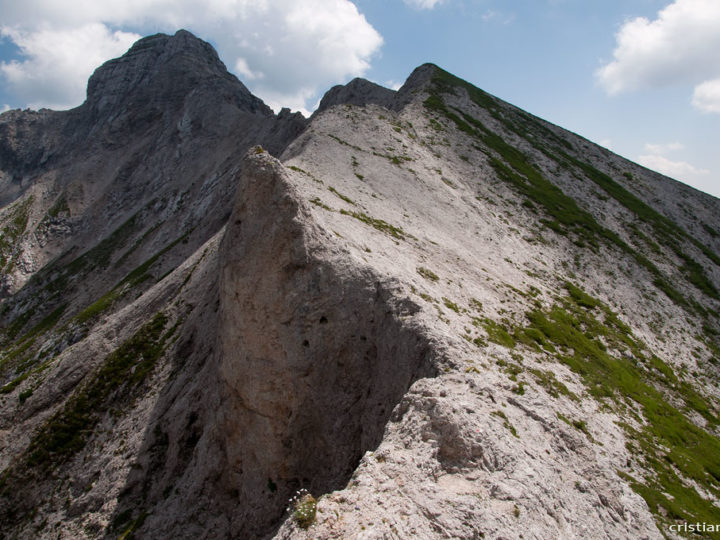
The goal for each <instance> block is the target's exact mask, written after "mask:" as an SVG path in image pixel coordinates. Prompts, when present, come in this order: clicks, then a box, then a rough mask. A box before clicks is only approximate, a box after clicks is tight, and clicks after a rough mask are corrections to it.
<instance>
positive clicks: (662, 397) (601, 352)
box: [527, 284, 720, 523]
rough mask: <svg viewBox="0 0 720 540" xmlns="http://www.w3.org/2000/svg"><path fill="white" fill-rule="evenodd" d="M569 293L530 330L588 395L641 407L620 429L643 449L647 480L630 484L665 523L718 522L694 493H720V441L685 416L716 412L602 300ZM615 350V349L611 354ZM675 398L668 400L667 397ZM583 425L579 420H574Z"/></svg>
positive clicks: (533, 315) (622, 408) (538, 315)
mask: <svg viewBox="0 0 720 540" xmlns="http://www.w3.org/2000/svg"><path fill="white" fill-rule="evenodd" d="M566 288H567V289H568V292H569V293H570V294H569V295H568V296H567V297H564V298H562V299H560V301H559V303H558V304H556V305H554V306H553V307H551V308H550V309H548V310H546V311H542V310H539V309H538V310H534V311H531V312H529V313H528V314H527V317H528V321H529V325H528V326H529V327H531V328H534V329H536V330H537V331H539V332H542V334H543V335H544V337H545V339H547V340H548V341H549V342H550V343H551V344H552V345H553V346H554V347H555V349H556V350H557V352H556V353H555V358H556V359H557V360H559V361H561V362H562V363H564V364H566V365H567V366H568V367H569V368H570V369H571V370H572V371H573V372H575V373H577V374H578V375H579V376H580V377H581V378H582V380H583V382H584V383H585V385H586V387H587V389H588V392H589V393H590V394H591V395H592V396H594V397H596V398H597V399H600V400H602V401H604V402H605V403H607V404H610V405H611V406H612V407H614V409H615V410H616V411H617V412H618V414H625V413H626V411H627V407H628V406H630V407H631V409H632V410H635V409H638V408H639V410H640V411H642V415H643V416H644V418H645V420H646V422H645V423H644V424H643V427H642V430H641V431H635V430H633V429H632V428H630V427H629V426H627V425H626V426H625V430H626V433H627V435H628V437H629V438H631V439H633V440H635V441H636V443H637V444H638V445H639V447H640V448H641V450H642V454H643V458H644V460H645V463H646V465H647V467H648V474H647V477H646V478H644V479H643V481H642V482H641V481H640V480H639V479H636V481H634V483H633V487H634V488H635V489H636V491H637V492H638V493H639V494H640V495H642V496H643V498H645V500H646V501H647V503H648V505H649V506H650V508H651V509H652V510H653V511H654V512H655V513H656V515H657V516H658V520H660V521H662V520H664V519H665V517H663V516H664V515H665V514H667V517H668V518H669V519H672V520H683V521H687V522H696V521H705V522H709V523H717V522H720V509H718V508H717V507H716V506H714V505H712V504H711V502H710V501H708V500H707V499H705V498H704V497H703V496H702V495H701V494H700V493H699V492H698V491H696V490H694V489H692V488H690V487H688V486H689V485H690V484H689V482H690V481H692V482H695V483H696V484H697V485H698V486H700V487H701V488H702V489H703V490H705V491H706V492H707V493H709V494H710V495H711V496H713V497H718V496H720V440H718V438H717V437H715V436H713V435H712V434H711V433H709V432H708V431H706V430H705V429H703V428H701V427H698V426H696V425H695V424H694V423H693V422H691V421H690V419H689V417H688V413H689V412H690V411H695V412H698V413H699V414H701V415H702V416H703V417H704V418H705V419H706V421H707V422H708V425H709V426H714V425H717V422H718V418H717V411H716V410H715V409H714V408H713V407H712V406H711V405H710V404H709V403H708V402H707V400H706V399H705V398H704V397H702V396H701V395H700V394H699V393H698V392H697V391H696V390H695V389H694V388H693V387H692V386H691V385H690V384H688V383H686V382H684V381H681V380H679V378H678V377H677V376H676V374H675V373H674V371H673V370H672V368H671V367H670V366H669V365H667V364H666V363H664V362H662V360H660V359H659V358H657V357H656V356H654V355H650V354H648V353H647V352H646V348H645V346H644V345H643V344H642V343H641V342H639V341H638V340H637V339H636V338H635V337H634V336H633V335H632V333H631V332H630V330H629V328H628V327H627V326H626V325H624V324H622V323H621V322H620V320H619V319H618V317H617V316H616V315H615V314H614V313H613V312H612V311H611V310H610V309H609V308H608V307H607V306H606V305H604V304H603V303H602V302H600V301H599V300H596V299H592V298H591V297H589V295H587V293H585V292H584V291H581V290H580V289H579V288H577V287H576V286H573V285H570V284H568V285H567V287H566ZM611 351H613V352H611ZM668 395H669V396H673V400H672V403H681V404H683V405H682V406H679V407H678V406H677V405H673V404H672V403H671V401H670V400H669V399H668V398H667V397H666V396H668ZM572 424H573V425H574V427H576V428H577V429H580V430H583V429H582V428H583V426H582V425H575V423H572Z"/></svg>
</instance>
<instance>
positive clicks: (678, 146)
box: [645, 142, 685, 154]
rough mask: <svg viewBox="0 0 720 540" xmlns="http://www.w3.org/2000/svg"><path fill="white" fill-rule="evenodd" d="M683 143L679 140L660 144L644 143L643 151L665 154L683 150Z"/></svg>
mask: <svg viewBox="0 0 720 540" xmlns="http://www.w3.org/2000/svg"><path fill="white" fill-rule="evenodd" d="M684 149H685V145H684V144H682V143H679V142H670V143H662V144H653V143H645V151H646V152H650V153H651V154H667V153H668V152H676V151H678V150H684Z"/></svg>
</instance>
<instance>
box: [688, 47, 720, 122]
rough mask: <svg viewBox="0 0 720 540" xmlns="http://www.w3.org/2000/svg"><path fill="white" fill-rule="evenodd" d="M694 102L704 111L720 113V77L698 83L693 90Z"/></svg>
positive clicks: (694, 104)
mask: <svg viewBox="0 0 720 540" xmlns="http://www.w3.org/2000/svg"><path fill="white" fill-rule="evenodd" d="M718 54H720V53H718ZM692 104H693V106H694V107H696V108H697V109H700V110H701V111H703V112H710V113H720V79H713V80H712V81H705V82H704V83H702V84H699V85H697V86H696V87H695V91H694V92H693V99H692Z"/></svg>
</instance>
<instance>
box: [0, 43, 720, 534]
mask: <svg viewBox="0 0 720 540" xmlns="http://www.w3.org/2000/svg"><path fill="white" fill-rule="evenodd" d="M63 130H66V131H67V130H70V131H72V132H77V133H83V135H82V137H83V138H84V140H87V141H88V142H87V147H86V148H84V149H79V150H78V149H76V148H77V144H78V141H79V139H78V140H75V139H67V138H62V137H60V136H59V135H58V136H57V137H56V136H55V135H53V134H55V133H61V132H63ZM255 145H262V146H255ZM273 156H275V157H273ZM0 160H2V161H0V170H1V171H2V173H1V175H0V182H4V183H3V184H2V187H3V190H2V193H1V195H0V196H2V197H4V199H3V201H6V202H5V203H4V204H5V206H4V207H3V209H2V210H1V211H0V216H1V217H0V219H2V220H3V227H4V229H3V239H9V238H10V237H13V241H12V242H10V241H5V243H2V241H0V247H2V248H3V257H4V258H3V260H2V264H3V268H4V269H5V270H4V274H3V276H4V277H3V279H4V280H5V289H4V291H5V292H4V295H5V296H4V298H3V300H2V302H3V307H2V322H3V325H4V326H3V329H4V338H3V339H4V341H3V349H2V353H0V354H1V355H2V356H0V367H1V369H2V374H3V377H4V382H5V384H4V386H2V387H0V467H2V469H3V473H2V480H1V483H0V491H1V493H2V497H1V498H0V523H2V524H3V525H2V527H0V529H1V530H2V533H3V534H4V535H5V536H7V537H42V538H50V537H53V538H57V537H60V538H83V537H92V538H95V537H107V538H111V537H117V536H120V535H131V534H132V535H135V536H136V537H146V538H158V537H173V538H224V537H231V538H238V537H240V538H265V537H276V538H306V537H311V538H385V537H387V538H411V537H412V538H414V537H417V538H521V537H522V538H543V539H544V538H556V537H557V538H598V539H601V538H607V539H615V538H662V537H663V536H666V537H673V536H675V533H673V532H672V531H671V530H670V529H669V526H670V525H671V524H674V523H681V522H684V521H685V522H695V521H701V522H702V521H705V522H708V523H712V522H717V521H718V519H720V518H718V516H719V515H720V510H719V509H718V497H720V486H719V485H718V480H717V479H718V478H719V477H720V473H719V472H718V471H720V462H718V457H717V456H718V455H720V441H719V440H718V431H717V429H718V428H717V426H718V407H719V406H720V403H719V401H718V399H719V398H720V395H719V393H718V384H717V383H718V367H717V362H718V350H720V349H719V348H718V347H719V344H718V339H717V336H718V332H720V326H719V325H718V322H719V321H718V315H717V313H718V311H717V310H718V308H719V307H720V306H719V304H720V295H719V293H718V288H720V258H719V257H718V255H716V254H717V253H718V252H719V251H720V233H719V232H718V231H720V221H719V218H718V216H720V203H719V202H718V200H717V199H714V198H712V197H709V196H706V195H704V194H701V193H699V192H696V191H694V190H692V189H691V188H688V187H686V186H683V185H681V184H678V183H676V182H674V181H672V180H670V179H667V178H664V177H662V176H660V175H657V174H655V173H652V172H650V171H647V170H645V169H643V168H641V167H639V166H638V165H635V164H633V163H631V162H628V161H626V160H624V159H622V158H620V157H618V156H615V155H613V154H611V153H610V152H608V151H607V150H605V149H602V148H600V147H598V146H596V145H594V144H592V143H590V142H589V141H586V140H584V139H582V138H581V137H578V136H576V135H574V134H572V133H569V132H567V131H564V130H562V129H560V128H558V127H557V126H553V125H551V124H548V123H546V122H544V121H542V120H540V119H537V118H535V117H532V116H531V115H529V114H527V113H525V112H523V111H521V110H519V109H517V108H515V107H513V106H511V105H509V104H507V103H504V102H502V101H500V100H498V99H497V98H494V97H492V96H489V95H488V94H485V93H484V92H482V91H480V90H478V89H477V88H475V87H473V86H471V85H469V84H467V83H465V82H464V81H461V80H459V79H457V78H455V77H453V76H452V75H450V74H448V73H446V72H444V71H442V70H441V69H440V68H438V67H436V66H433V65H431V64H426V65H423V66H420V67H419V68H418V69H417V70H415V72H413V74H411V76H410V77H409V78H408V81H407V82H406V84H405V85H404V86H403V87H402V88H401V89H400V90H398V91H397V92H394V91H391V90H388V89H384V88H382V87H379V86H377V85H374V84H373V83H370V82H368V81H362V80H354V81H352V82H351V83H349V84H348V85H347V86H346V87H335V88H333V89H331V90H330V91H329V92H328V94H327V96H326V97H325V98H324V99H323V101H322V103H321V106H320V108H319V109H318V111H317V112H316V113H315V114H314V115H313V117H312V118H311V119H310V120H309V121H306V120H305V119H303V118H302V117H301V116H299V115H292V114H290V113H289V111H287V110H283V111H281V113H280V114H279V115H278V116H274V115H273V114H272V112H271V111H269V110H268V109H267V107H265V106H264V105H263V104H262V102H261V101H260V100H258V99H257V98H255V97H253V96H252V95H251V94H250V93H249V92H248V91H247V89H246V88H245V87H244V86H243V85H242V84H241V83H240V82H239V81H237V80H236V79H235V78H234V77H233V76H231V75H229V74H227V72H226V71H225V69H224V67H223V66H222V64H221V63H220V62H219V60H218V59H217V56H216V54H215V53H214V51H213V50H212V49H211V48H210V47H209V46H208V45H207V44H205V43H203V42H201V41H199V40H197V39H196V38H194V37H193V36H191V35H190V34H188V33H187V32H183V31H181V32H178V33H177V34H176V35H175V36H172V37H170V36H163V35H158V36H152V37H149V38H144V39H143V40H141V41H139V42H138V43H137V44H136V45H135V46H133V48H132V49H131V50H130V51H128V53H127V54H126V55H125V56H123V57H122V58H120V59H118V60H113V61H111V62H108V63H107V64H105V65H104V66H102V67H101V68H99V69H98V71H97V72H96V73H95V75H94V76H93V78H92V79H91V81H90V84H89V86H88V100H87V102H86V103H85V104H84V105H83V106H81V107H79V108H78V109H76V110H74V111H68V112H67V113H54V112H50V111H41V112H38V113H31V112H17V111H13V112H10V113H5V114H4V115H2V116H1V117H0ZM6 187H7V189H5V188H6ZM8 246H10V247H8ZM73 246H77V247H74V248H73ZM80 246H82V247H80ZM88 247H90V249H87V248H88ZM298 489H306V490H308V491H310V492H311V493H312V494H313V495H314V496H315V497H317V498H318V499H319V500H318V502H317V507H316V512H317V513H316V516H315V519H314V520H310V521H312V523H310V522H309V521H308V522H304V521H303V520H302V519H298V516H295V515H294V513H293V510H292V509H291V510H290V511H287V510H286V505H287V501H288V499H289V498H290V497H291V496H292V495H293V494H294V493H295V492H296V491H297V490H298ZM306 526H309V529H306V528H304V527H306Z"/></svg>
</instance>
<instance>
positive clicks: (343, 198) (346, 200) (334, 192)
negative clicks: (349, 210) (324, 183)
mask: <svg viewBox="0 0 720 540" xmlns="http://www.w3.org/2000/svg"><path fill="white" fill-rule="evenodd" d="M328 191H330V193H332V194H333V195H335V196H336V197H338V198H339V199H342V200H343V201H345V202H346V203H348V204H352V205H353V206H357V205H356V204H355V201H353V200H352V199H351V198H350V197H346V196H345V195H343V194H342V193H340V192H339V191H338V190H337V189H335V188H334V187H332V186H328Z"/></svg>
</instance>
